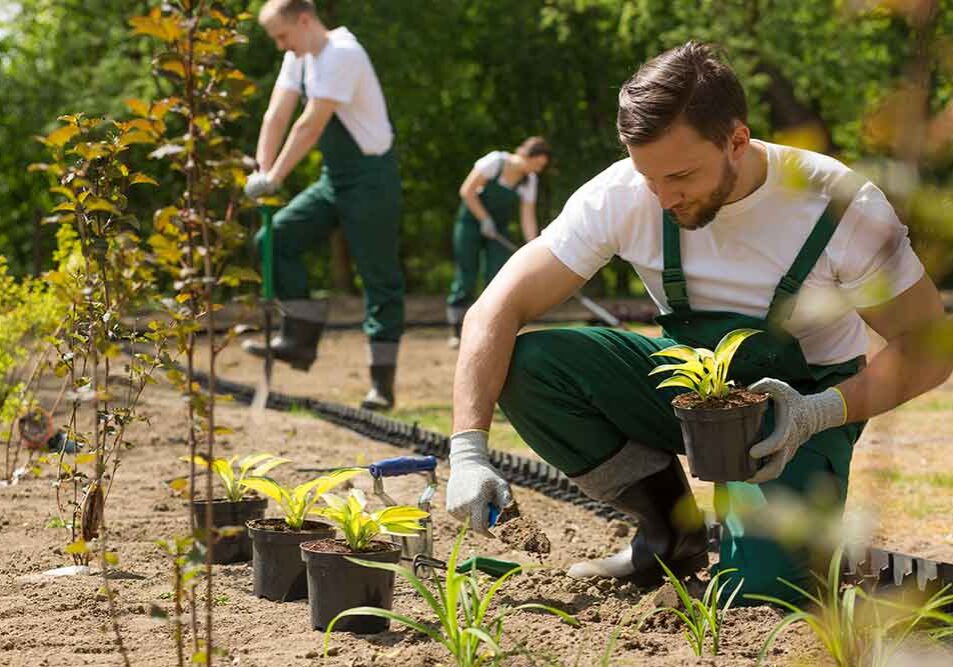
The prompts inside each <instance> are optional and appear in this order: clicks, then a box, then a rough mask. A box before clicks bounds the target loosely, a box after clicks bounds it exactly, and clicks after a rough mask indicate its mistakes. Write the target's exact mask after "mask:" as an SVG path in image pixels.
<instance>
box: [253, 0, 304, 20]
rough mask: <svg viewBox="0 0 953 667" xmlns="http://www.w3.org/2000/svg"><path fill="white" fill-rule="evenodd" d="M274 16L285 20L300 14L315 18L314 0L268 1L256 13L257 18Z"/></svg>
mask: <svg viewBox="0 0 953 667" xmlns="http://www.w3.org/2000/svg"><path fill="white" fill-rule="evenodd" d="M275 14H281V17H282V18H286V19H295V18H298V16H300V15H301V14H311V15H312V16H317V12H316V10H315V8H314V0H268V2H266V3H265V5H264V6H263V7H262V8H261V11H260V12H259V13H258V15H259V16H274V15H275Z"/></svg>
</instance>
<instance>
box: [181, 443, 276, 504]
mask: <svg viewBox="0 0 953 667" xmlns="http://www.w3.org/2000/svg"><path fill="white" fill-rule="evenodd" d="M181 459H182V460H183V461H189V460H192V461H195V465H197V466H199V467H200V468H208V459H207V458H205V457H204V456H202V455H201V454H196V455H195V456H194V457H192V458H191V459H190V458H189V457H188V456H183V457H181ZM290 460H291V459H286V458H282V457H280V456H275V455H273V454H250V455H249V456H246V457H244V458H242V459H241V460H239V458H238V457H237V456H232V457H230V458H227V459H218V458H216V459H212V472H214V473H215V474H217V475H218V478H219V480H220V481H221V482H222V486H223V487H225V497H226V498H227V499H228V501H229V502H233V503H237V502H238V501H240V500H241V499H242V496H243V495H244V493H245V488H244V486H243V485H244V482H245V478H246V477H249V476H251V477H262V476H264V475H266V474H267V473H268V472H269V471H270V470H272V469H273V468H276V467H277V466H280V465H281V464H282V463H288V461H290Z"/></svg>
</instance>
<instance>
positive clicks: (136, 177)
mask: <svg viewBox="0 0 953 667" xmlns="http://www.w3.org/2000/svg"><path fill="white" fill-rule="evenodd" d="M139 183H148V184H149V185H159V181H157V180H156V179H154V178H152V177H151V176H147V175H146V174H143V173H142V172H141V171H137V172H136V173H134V174H133V175H132V176H130V177H129V185H138V184H139Z"/></svg>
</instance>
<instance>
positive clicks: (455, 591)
mask: <svg viewBox="0 0 953 667" xmlns="http://www.w3.org/2000/svg"><path fill="white" fill-rule="evenodd" d="M466 530H467V527H466V525H464V526H463V528H461V529H460V533H459V535H457V539H456V541H455V542H454V544H453V550H452V551H451V552H450V559H449V560H448V561H447V571H446V575H445V577H444V579H443V581H441V580H440V579H439V578H435V579H434V585H435V586H436V589H437V592H436V595H435V594H434V593H433V592H432V591H431V590H430V589H429V588H428V587H427V585H426V584H424V582H423V581H421V580H420V579H419V578H418V577H417V576H415V575H414V573H413V572H412V571H410V570H409V569H407V568H406V567H402V566H400V565H396V564H393V563H378V562H374V561H368V560H361V559H360V558H353V557H350V556H348V557H347V559H348V560H350V561H353V562H355V563H357V564H358V565H363V566H364V567H373V568H377V569H379V570H389V571H391V572H395V573H397V574H399V575H400V576H401V577H403V578H404V579H405V580H406V581H407V583H409V584H410V585H411V586H413V588H414V590H416V591H417V593H418V595H420V597H421V598H423V600H424V601H425V602H426V603H427V605H428V606H429V607H430V609H431V610H432V611H433V614H434V616H436V619H427V620H425V621H418V620H416V619H413V618H410V617H408V616H404V615H403V614H398V613H396V612H393V611H391V610H389V609H379V608H378V607H354V608H353V609H346V610H345V611H342V612H341V613H340V614H338V615H337V616H335V617H334V618H333V619H332V620H331V622H330V623H328V628H327V631H326V632H325V634H324V652H325V655H327V651H328V646H329V644H330V641H331V632H332V631H333V630H334V625H335V624H336V623H337V622H338V621H339V620H340V619H342V618H344V617H345V616H360V615H365V616H379V617H381V618H388V619H390V620H392V621H394V622H396V623H401V624H403V625H406V626H407V627H409V628H412V629H414V630H416V631H417V632H420V633H423V634H425V635H427V636H428V637H430V638H431V639H432V640H433V641H435V642H438V643H440V644H442V645H443V646H444V647H445V648H446V649H447V651H449V652H450V655H452V656H453V659H454V661H453V664H455V665H457V666H458V667H481V666H483V665H500V664H503V662H504V661H505V659H506V658H507V657H508V656H509V653H507V652H505V651H504V650H503V649H502V643H503V642H502V639H503V632H504V630H505V625H504V623H505V620H506V618H507V617H508V616H509V615H510V614H512V613H513V612H517V611H521V610H536V611H542V612H546V613H549V614H555V615H556V616H558V617H559V618H560V619H562V620H563V621H564V622H566V623H568V624H569V625H579V623H578V621H576V619H575V618H574V617H572V616H570V615H569V614H567V613H566V612H564V611H561V610H559V609H556V608H554V607H550V606H548V605H544V604H539V603H536V602H528V603H526V604H521V605H517V606H515V607H510V606H503V607H502V608H501V609H494V610H493V611H492V612H491V610H490V605H491V603H492V602H493V598H494V596H495V595H496V594H497V592H498V591H499V590H500V588H502V587H503V584H505V583H506V581H507V580H508V579H509V578H510V577H512V576H513V575H514V574H517V573H519V572H521V571H522V568H516V569H513V570H510V571H509V572H507V573H506V574H504V575H503V576H502V577H500V578H499V579H497V580H496V581H494V582H493V583H492V584H490V586H489V588H487V589H486V590H485V591H484V590H483V589H482V588H481V585H480V580H479V578H478V576H477V573H476V571H475V570H470V571H469V572H458V571H457V563H458V562H459V557H460V546H461V544H462V543H463V536H464V535H465V534H466Z"/></svg>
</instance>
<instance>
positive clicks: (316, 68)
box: [275, 26, 394, 155]
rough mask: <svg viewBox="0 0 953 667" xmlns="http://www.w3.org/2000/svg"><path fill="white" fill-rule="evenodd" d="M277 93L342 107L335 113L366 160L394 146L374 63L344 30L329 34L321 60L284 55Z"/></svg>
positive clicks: (292, 54) (276, 83) (314, 57)
mask: <svg viewBox="0 0 953 667" xmlns="http://www.w3.org/2000/svg"><path fill="white" fill-rule="evenodd" d="M275 87H276V88H288V89H290V90H295V91H297V92H299V93H301V92H304V94H305V95H306V96H307V97H308V98H309V99H313V98H317V97H321V98H325V99H329V100H334V101H335V102H339V103H340V104H339V106H338V108H337V110H336V111H335V113H336V114H337V116H338V118H339V119H340V120H341V122H342V123H343V124H344V127H346V128H347V130H348V132H350V133H351V136H352V137H354V141H356V142H357V145H358V146H360V147H361V151H362V152H363V153H364V154H365V155H382V154H384V153H386V152H387V151H388V150H390V147H391V145H392V144H393V143H394V131H393V129H392V128H391V124H390V119H389V118H388V117H387V103H386V102H385V101H384V93H383V91H381V84H380V82H379V81H378V80H377V74H376V73H375V72H374V66H373V65H372V64H371V59H370V58H369V57H368V56H367V52H366V51H365V50H364V47H363V46H361V45H360V43H359V42H358V41H357V38H355V37H354V35H353V34H351V31H350V30H348V29H347V28H345V27H343V26H342V27H340V28H335V29H334V30H330V31H328V42H327V44H325V45H324V48H323V49H321V52H320V53H319V54H318V55H317V56H315V55H312V54H310V53H306V54H305V55H304V56H302V57H301V58H298V57H296V56H295V54H294V53H293V52H292V51H286V52H285V59H284V61H283V62H282V63H281V71H280V72H279V73H278V80H277V81H275Z"/></svg>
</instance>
